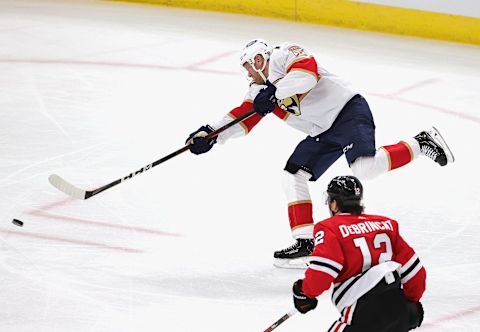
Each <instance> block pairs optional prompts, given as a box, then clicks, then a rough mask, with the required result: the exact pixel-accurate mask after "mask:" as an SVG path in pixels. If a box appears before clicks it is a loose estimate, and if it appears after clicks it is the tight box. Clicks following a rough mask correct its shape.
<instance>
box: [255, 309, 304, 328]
mask: <svg viewBox="0 0 480 332" xmlns="http://www.w3.org/2000/svg"><path fill="white" fill-rule="evenodd" d="M297 312H298V311H297V309H292V310H290V311H289V312H288V313H286V314H285V315H283V316H282V317H281V318H280V319H279V320H277V321H276V322H275V323H273V324H272V325H270V326H269V327H268V328H267V329H266V330H265V331H263V332H270V331H273V330H274V329H276V328H277V327H278V325H280V324H282V323H283V322H284V321H286V320H287V319H289V318H290V317H292V316H293V315H295V314H296V313H297Z"/></svg>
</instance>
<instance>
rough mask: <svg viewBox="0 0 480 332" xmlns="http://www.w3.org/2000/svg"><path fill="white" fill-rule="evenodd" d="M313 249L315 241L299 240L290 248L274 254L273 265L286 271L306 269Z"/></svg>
mask: <svg viewBox="0 0 480 332" xmlns="http://www.w3.org/2000/svg"><path fill="white" fill-rule="evenodd" d="M313 247H314V244H313V239H297V240H296V242H295V243H294V244H292V245H291V246H290V247H288V248H285V249H282V250H278V251H275V252H274V253H273V257H274V262H273V265H274V266H276V267H280V268H284V269H306V268H307V267H308V257H309V256H310V254H311V253H312V251H313Z"/></svg>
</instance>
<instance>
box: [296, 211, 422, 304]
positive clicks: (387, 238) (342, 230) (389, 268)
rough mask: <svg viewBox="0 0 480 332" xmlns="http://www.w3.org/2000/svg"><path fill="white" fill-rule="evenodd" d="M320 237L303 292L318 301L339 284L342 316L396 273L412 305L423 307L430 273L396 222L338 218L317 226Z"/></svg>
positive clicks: (335, 298) (369, 217) (337, 295)
mask: <svg viewBox="0 0 480 332" xmlns="http://www.w3.org/2000/svg"><path fill="white" fill-rule="evenodd" d="M314 236H315V248H314V251H313V253H312V255H311V256H310V263H309V267H308V269H307V271H306V272H305V279H304V280H303V286H302V290H303V292H304V293H305V294H306V295H307V296H309V297H317V296H318V295H320V294H321V293H323V292H324V291H326V290H328V289H329V288H330V286H331V284H332V283H333V285H334V287H333V291H332V302H333V304H334V305H335V306H336V307H337V309H338V310H339V311H342V310H343V309H344V308H345V307H348V306H350V305H352V304H353V303H354V302H355V301H357V299H359V298H360V297H361V296H362V295H364V294H365V293H367V292H368V291H369V290H370V289H372V288H373V287H374V286H375V285H376V284H377V283H378V282H379V281H380V280H381V279H382V278H384V277H385V276H386V275H387V274H390V272H393V271H397V272H398V274H399V275H400V278H401V283H402V287H403V290H404V293H405V295H406V297H407V298H408V299H409V300H410V301H415V302H416V301H419V300H420V298H421V296H422V294H423V292H424V291H425V280H426V272H425V269H424V268H423V266H422V263H421V262H420V259H419V258H418V256H417V255H416V254H415V251H414V250H413V249H412V248H411V247H410V246H409V245H408V244H407V242H405V240H404V239H403V238H402V236H401V235H400V233H399V230H398V223H397V222H396V221H395V220H393V219H389V218H387V217H382V216H375V215H367V214H360V215H352V214H338V215H336V216H333V217H331V218H329V219H327V220H325V221H322V222H320V223H317V224H316V225H315V227H314Z"/></svg>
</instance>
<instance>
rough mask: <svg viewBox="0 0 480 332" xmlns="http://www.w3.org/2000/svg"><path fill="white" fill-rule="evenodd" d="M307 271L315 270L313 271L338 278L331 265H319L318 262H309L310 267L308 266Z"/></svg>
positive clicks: (336, 271)
mask: <svg viewBox="0 0 480 332" xmlns="http://www.w3.org/2000/svg"><path fill="white" fill-rule="evenodd" d="M308 268H309V269H312V270H315V271H320V272H324V273H326V274H328V275H330V276H332V277H333V278H336V277H337V276H338V272H340V271H338V269H336V268H334V267H333V266H331V265H328V264H325V263H319V262H310V265H309V266H308Z"/></svg>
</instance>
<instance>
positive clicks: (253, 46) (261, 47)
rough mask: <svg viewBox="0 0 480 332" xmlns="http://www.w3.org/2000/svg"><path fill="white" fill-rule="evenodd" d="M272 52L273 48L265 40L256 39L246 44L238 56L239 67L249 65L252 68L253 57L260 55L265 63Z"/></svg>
mask: <svg viewBox="0 0 480 332" xmlns="http://www.w3.org/2000/svg"><path fill="white" fill-rule="evenodd" d="M272 52H273V47H272V46H271V45H270V44H269V43H267V41H266V40H265V39H261V38H256V39H252V40H250V41H248V42H247V44H246V45H245V47H244V48H243V50H242V54H241V55H240V66H243V65H244V64H245V63H247V62H248V63H249V64H251V65H252V66H253V65H254V63H255V56H256V55H257V54H260V55H261V56H263V58H264V59H265V61H267V60H268V59H270V55H271V54H272Z"/></svg>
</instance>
